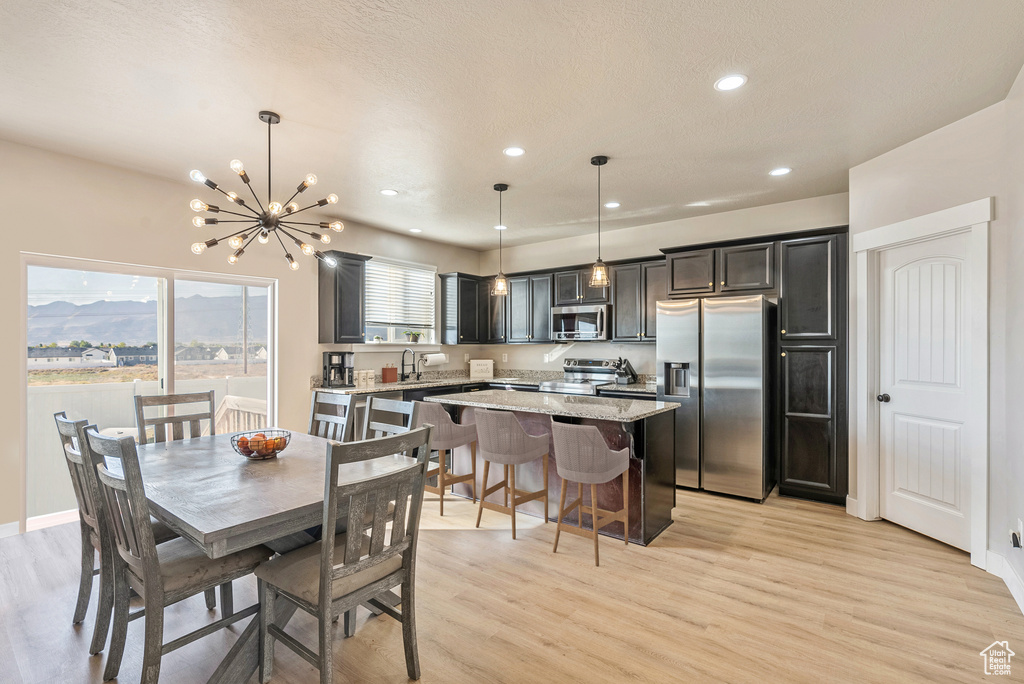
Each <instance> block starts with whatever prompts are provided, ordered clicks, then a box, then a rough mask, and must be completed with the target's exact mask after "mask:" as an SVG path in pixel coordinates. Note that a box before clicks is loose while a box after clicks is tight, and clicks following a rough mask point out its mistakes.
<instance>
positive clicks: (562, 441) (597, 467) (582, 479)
mask: <svg viewBox="0 0 1024 684" xmlns="http://www.w3.org/2000/svg"><path fill="white" fill-rule="evenodd" d="M551 436H552V438H553V440H554V444H555V469H556V471H557V472H558V476H559V477H560V478H562V490H561V493H560V494H559V497H558V520H557V523H556V525H555V545H554V547H553V549H552V553H557V552H558V535H559V533H560V532H563V531H564V532H570V533H572V534H577V535H580V536H583V537H592V538H593V540H594V565H600V564H601V563H600V558H599V556H598V549H597V533H598V531H599V530H600V529H601V528H602V527H604V526H605V525H607V524H609V523H612V522H621V523H622V524H623V526H624V528H625V530H624V532H625V534H624V536H625V538H626V544H627V545H628V544H629V449H628V448H626V449H619V450H617V451H614V450H612V449H610V448H608V444H607V443H605V441H604V437H602V436H601V431H600V430H599V429H598V428H597V426H594V425H567V424H565V423H552V424H551ZM620 475H621V476H622V510H620V511H606V510H603V509H600V508H598V507H597V485H599V484H604V483H606V482H611V481H612V480H614V479H615V478H617V477H618V476H620ZM569 482H575V483H576V499H575V500H574V501H573V502H572V503H570V504H569V506H566V505H565V494H566V489H567V485H568V483H569ZM585 484H589V485H590V515H591V518H592V520H593V529H592V530H591V531H590V532H587V531H586V530H584V529H583V511H584V507H583V485H585ZM576 508H578V509H579V515H578V519H579V525H569V524H566V523H563V522H562V519H563V518H564V517H565V516H566V515H567V514H569V513H571V512H572V511H573V510H574V509H576ZM600 516H604V517H600Z"/></svg>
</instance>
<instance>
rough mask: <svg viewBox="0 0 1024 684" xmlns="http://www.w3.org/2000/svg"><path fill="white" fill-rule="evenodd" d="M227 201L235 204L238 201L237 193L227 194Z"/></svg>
mask: <svg viewBox="0 0 1024 684" xmlns="http://www.w3.org/2000/svg"><path fill="white" fill-rule="evenodd" d="M228 199H229V200H231V201H232V202H237V201H238V193H237V192H229V193H228Z"/></svg>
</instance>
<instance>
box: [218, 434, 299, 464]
mask: <svg viewBox="0 0 1024 684" xmlns="http://www.w3.org/2000/svg"><path fill="white" fill-rule="evenodd" d="M291 437H292V433H290V432H288V431H287V430H259V431H257V430H251V431H249V432H239V433H238V434H237V435H231V446H232V447H234V449H235V451H237V452H238V453H239V455H241V456H245V457H246V458H247V459H249V460H250V461H264V460H266V459H268V458H275V457H276V456H277V455H278V454H279V453H281V452H282V451H284V450H285V447H287V446H288V442H289V441H290V440H291Z"/></svg>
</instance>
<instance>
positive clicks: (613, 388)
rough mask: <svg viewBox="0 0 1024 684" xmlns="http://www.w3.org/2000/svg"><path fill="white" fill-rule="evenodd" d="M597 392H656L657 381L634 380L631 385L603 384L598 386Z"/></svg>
mask: <svg viewBox="0 0 1024 684" xmlns="http://www.w3.org/2000/svg"><path fill="white" fill-rule="evenodd" d="M597 391H598V392H637V393H640V394H657V393H658V383H656V382H634V383H633V384H632V385H605V386H604V387H598V388H597Z"/></svg>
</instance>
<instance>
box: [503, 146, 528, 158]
mask: <svg viewBox="0 0 1024 684" xmlns="http://www.w3.org/2000/svg"><path fill="white" fill-rule="evenodd" d="M502 152H504V153H505V155H506V156H508V157H522V156H523V155H524V154H526V150H524V149H523V148H522V147H506V148H505V149H503V150H502Z"/></svg>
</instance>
